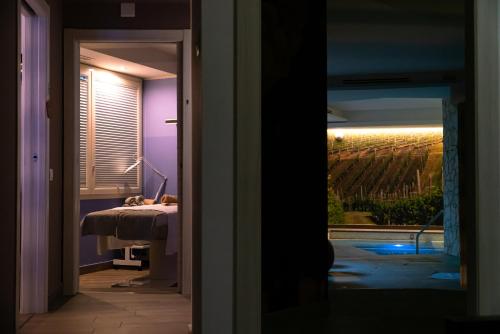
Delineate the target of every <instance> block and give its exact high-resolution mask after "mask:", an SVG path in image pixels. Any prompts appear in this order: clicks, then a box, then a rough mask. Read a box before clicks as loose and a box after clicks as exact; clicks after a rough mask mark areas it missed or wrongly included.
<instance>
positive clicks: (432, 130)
mask: <svg viewBox="0 0 500 334" xmlns="http://www.w3.org/2000/svg"><path fill="white" fill-rule="evenodd" d="M438 133H439V134H442V133H443V127H442V126H436V127H418V128H337V129H335V128H330V129H328V135H330V136H332V135H333V136H335V137H344V136H349V135H394V134H438Z"/></svg>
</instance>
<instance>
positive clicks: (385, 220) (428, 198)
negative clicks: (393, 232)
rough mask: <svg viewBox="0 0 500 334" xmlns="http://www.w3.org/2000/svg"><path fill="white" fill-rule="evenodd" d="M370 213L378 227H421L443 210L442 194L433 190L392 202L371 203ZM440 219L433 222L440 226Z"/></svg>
mask: <svg viewBox="0 0 500 334" xmlns="http://www.w3.org/2000/svg"><path fill="white" fill-rule="evenodd" d="M370 205H371V210H370V211H371V212H372V215H373V217H374V218H375V222H376V223H377V224H379V225H387V224H391V225H423V224H426V223H427V222H428V221H429V220H431V219H432V217H434V215H436V213H438V212H439V211H440V210H442V209H443V193H442V192H441V190H440V189H433V190H432V192H431V193H430V194H425V195H421V196H417V197H412V198H402V199H398V200H394V201H380V200H375V201H372V203H371V204H370ZM442 223H443V222H442V219H441V220H438V221H436V222H435V224H436V225H442Z"/></svg>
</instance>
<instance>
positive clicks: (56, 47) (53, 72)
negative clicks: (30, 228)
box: [47, 0, 63, 302]
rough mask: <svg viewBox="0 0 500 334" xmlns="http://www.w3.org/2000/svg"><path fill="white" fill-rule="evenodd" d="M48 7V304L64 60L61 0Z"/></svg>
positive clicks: (54, 270) (57, 268)
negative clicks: (49, 178)
mask: <svg viewBox="0 0 500 334" xmlns="http://www.w3.org/2000/svg"><path fill="white" fill-rule="evenodd" d="M47 3H48V4H49V6H50V20H51V22H50V39H51V40H50V101H49V103H48V114H49V118H50V168H52V170H53V173H54V179H53V181H52V182H50V185H49V187H50V188H49V191H50V203H49V302H50V301H52V300H53V299H54V298H56V297H57V296H58V295H60V293H61V291H62V186H63V184H62V179H63V170H62V149H63V146H62V145H63V128H62V127H63V125H62V124H63V123H62V122H63V107H62V103H63V82H62V76H63V58H62V37H63V36H62V0H47Z"/></svg>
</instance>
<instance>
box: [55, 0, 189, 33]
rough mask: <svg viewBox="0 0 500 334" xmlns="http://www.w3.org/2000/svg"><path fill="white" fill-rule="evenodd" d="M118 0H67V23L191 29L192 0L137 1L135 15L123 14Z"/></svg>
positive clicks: (70, 25) (94, 26) (84, 26)
mask: <svg viewBox="0 0 500 334" xmlns="http://www.w3.org/2000/svg"><path fill="white" fill-rule="evenodd" d="M120 2H121V1H118V0H99V1H98V0H64V27H65V28H78V29H187V28H189V26H190V22H189V2H188V1H184V2H183V1H168V0H164V1H145V0H136V1H133V2H135V4H136V8H135V13H136V17H135V18H122V17H120Z"/></svg>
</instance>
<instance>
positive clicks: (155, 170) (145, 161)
mask: <svg viewBox="0 0 500 334" xmlns="http://www.w3.org/2000/svg"><path fill="white" fill-rule="evenodd" d="M141 159H142V161H143V162H144V163H145V164H146V165H148V166H149V168H151V169H152V170H153V172H155V173H156V174H158V175H160V176H161V177H162V178H163V179H164V180H166V179H167V177H166V176H165V175H163V174H162V173H161V172H160V171H159V170H158V169H156V168H155V167H154V166H153V165H152V164H151V163H150V162H149V161H147V160H146V159H144V158H141Z"/></svg>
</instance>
